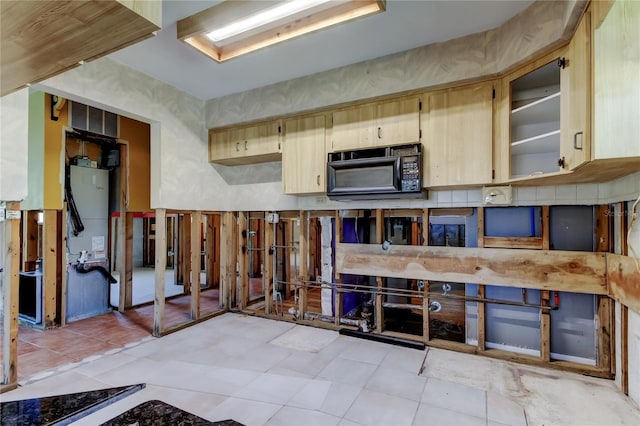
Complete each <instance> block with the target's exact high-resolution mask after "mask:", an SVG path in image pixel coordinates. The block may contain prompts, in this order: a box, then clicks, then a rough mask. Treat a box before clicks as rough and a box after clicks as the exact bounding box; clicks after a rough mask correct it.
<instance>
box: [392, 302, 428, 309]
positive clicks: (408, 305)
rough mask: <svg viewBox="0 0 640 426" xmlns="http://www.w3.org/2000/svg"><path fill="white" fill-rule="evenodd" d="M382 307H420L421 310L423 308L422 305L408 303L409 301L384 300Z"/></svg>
mask: <svg viewBox="0 0 640 426" xmlns="http://www.w3.org/2000/svg"><path fill="white" fill-rule="evenodd" d="M382 307H383V308H395V309H420V310H422V305H411V304H408V303H390V302H383V303H382Z"/></svg>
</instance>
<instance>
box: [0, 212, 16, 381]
mask: <svg viewBox="0 0 640 426" xmlns="http://www.w3.org/2000/svg"><path fill="white" fill-rule="evenodd" d="M6 208H7V212H8V211H16V212H18V214H19V213H20V203H7V205H6ZM3 226H4V236H5V240H4V245H3V247H1V249H2V255H3V256H2V257H3V262H2V263H3V265H2V267H3V271H2V282H3V285H2V298H3V300H2V301H3V306H4V313H3V315H4V318H3V324H2V325H3V334H2V383H3V385H4V386H5V387H6V388H3V390H4V389H7V390H8V389H10V388H12V387H15V386H17V384H18V304H19V299H18V290H19V288H20V216H18V218H12V219H7V220H6V221H5V222H4V223H3Z"/></svg>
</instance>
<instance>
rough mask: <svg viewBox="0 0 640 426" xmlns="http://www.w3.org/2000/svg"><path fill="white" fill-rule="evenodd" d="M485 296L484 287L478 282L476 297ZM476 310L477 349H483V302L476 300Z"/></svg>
mask: <svg viewBox="0 0 640 426" xmlns="http://www.w3.org/2000/svg"><path fill="white" fill-rule="evenodd" d="M485 297H486V293H485V287H484V285H482V284H478V298H479V299H484V298H485ZM476 306H477V310H478V345H477V346H478V350H479V351H484V350H485V349H486V347H485V342H486V336H487V332H486V327H487V321H486V305H485V303H484V302H477V305H476Z"/></svg>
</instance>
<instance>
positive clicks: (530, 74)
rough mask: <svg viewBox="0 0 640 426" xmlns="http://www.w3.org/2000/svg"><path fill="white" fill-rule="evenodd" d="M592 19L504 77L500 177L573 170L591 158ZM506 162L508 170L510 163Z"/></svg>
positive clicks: (520, 176) (509, 177) (585, 20)
mask: <svg viewBox="0 0 640 426" xmlns="http://www.w3.org/2000/svg"><path fill="white" fill-rule="evenodd" d="M589 34H590V20H589V14H585V16H584V17H583V19H582V20H581V22H580V24H579V26H578V28H577V30H576V33H575V35H574V37H573V39H572V41H571V43H570V44H569V45H568V46H566V47H564V48H561V49H559V50H556V51H555V52H553V53H551V54H549V55H546V56H544V57H543V58H541V59H539V60H536V61H535V62H533V63H531V64H528V65H526V66H524V67H523V68H521V69H519V70H517V71H515V72H514V73H512V74H510V75H508V76H506V77H505V78H504V80H503V86H502V95H503V101H502V103H501V105H502V106H503V109H502V120H501V125H502V126H503V127H502V129H501V130H500V134H501V135H502V139H503V140H502V141H500V142H499V143H501V144H502V143H504V139H507V140H508V142H507V144H508V149H504V146H501V147H498V148H497V149H498V150H502V151H503V152H504V153H505V154H506V155H508V160H507V158H505V157H503V162H502V164H501V166H502V167H501V170H500V171H499V172H500V176H499V180H509V179H519V178H531V177H535V176H540V175H545V174H548V173H562V172H568V171H572V170H574V169H575V168H577V167H578V166H580V165H582V164H584V163H585V162H587V161H589V160H590V159H591V134H590V111H591V109H590V108H591V103H590V86H591V84H590V81H591V79H590V51H591V48H590V35H589ZM506 165H508V172H507V170H506V169H507V167H506Z"/></svg>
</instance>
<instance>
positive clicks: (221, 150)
mask: <svg viewBox="0 0 640 426" xmlns="http://www.w3.org/2000/svg"><path fill="white" fill-rule="evenodd" d="M232 148H233V147H232V144H231V132H230V130H229V129H225V130H212V131H209V161H211V162H217V161H219V160H224V159H227V158H230V157H232V156H233V151H232Z"/></svg>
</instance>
